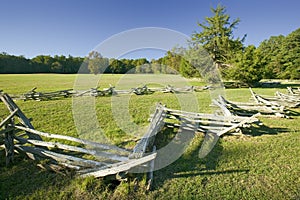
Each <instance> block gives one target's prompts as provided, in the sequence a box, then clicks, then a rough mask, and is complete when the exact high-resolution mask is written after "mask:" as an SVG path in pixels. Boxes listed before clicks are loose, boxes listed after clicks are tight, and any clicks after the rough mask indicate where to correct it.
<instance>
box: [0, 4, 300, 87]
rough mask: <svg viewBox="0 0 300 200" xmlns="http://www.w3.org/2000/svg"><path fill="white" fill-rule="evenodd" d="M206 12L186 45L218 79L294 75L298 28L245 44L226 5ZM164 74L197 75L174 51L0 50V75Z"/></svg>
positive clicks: (299, 69)
mask: <svg viewBox="0 0 300 200" xmlns="http://www.w3.org/2000/svg"><path fill="white" fill-rule="evenodd" d="M211 11H212V14H213V15H212V16H211V17H206V18H205V20H204V22H202V23H200V22H199V23H198V26H199V27H200V29H201V30H200V31H199V32H194V33H193V34H192V36H191V38H190V41H189V43H190V48H191V50H193V48H196V47H197V46H198V45H201V47H203V48H204V49H205V50H206V51H207V52H208V54H209V56H210V58H211V59H212V60H213V62H214V63H215V65H216V66H217V67H218V69H219V70H220V72H221V74H222V78H223V79H227V80H237V81H240V82H243V83H246V84H248V85H254V84H256V83H257V82H258V81H260V80H261V79H300V28H299V29H297V30H295V31H293V32H292V33H290V34H288V35H287V36H283V35H279V36H271V37H270V38H269V39H266V40H264V41H263V42H261V44H260V45H259V46H258V47H255V46H254V45H249V46H245V45H244V44H243V43H244V40H245V38H246V35H245V36H244V37H242V38H235V37H234V35H233V30H234V29H236V28H237V26H238V24H239V22H240V19H235V20H233V21H230V16H229V15H228V14H227V13H226V8H225V7H224V6H222V5H218V6H217V7H216V8H211ZM78 72H79V73H93V74H98V73H115V74H124V73H168V74H181V75H183V76H184V77H200V76H201V75H200V73H199V71H198V70H197V69H196V68H195V66H193V64H192V63H191V62H190V61H189V60H187V59H186V58H184V56H182V55H181V54H180V53H179V54H178V53H177V52H176V48H175V50H174V49H173V50H170V51H168V52H167V53H166V54H165V56H164V57H162V58H159V59H153V60H151V61H148V60H147V59H146V58H139V59H116V58H105V57H103V56H102V55H101V54H100V53H99V52H96V51H92V52H90V53H89V55H88V56H86V57H72V56H70V55H69V56H68V57H66V56H63V55H61V56H58V55H56V56H53V57H52V56H49V55H39V56H36V57H34V58H31V59H28V58H25V57H24V56H14V55H9V54H7V53H1V54H0V73H78Z"/></svg>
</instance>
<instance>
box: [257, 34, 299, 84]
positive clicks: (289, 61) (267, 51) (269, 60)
mask: <svg viewBox="0 0 300 200" xmlns="http://www.w3.org/2000/svg"><path fill="white" fill-rule="evenodd" d="M258 49H259V50H260V51H261V53H262V55H261V59H262V62H263V65H264V69H263V75H264V76H263V78H280V79H300V57H299V55H300V29H297V30H295V31H293V32H292V33H290V34H289V35H287V36H286V37H284V36H282V35H280V36H272V37H270V38H269V39H268V40H265V41H263V42H262V43H261V44H260V46H259V47H258Z"/></svg>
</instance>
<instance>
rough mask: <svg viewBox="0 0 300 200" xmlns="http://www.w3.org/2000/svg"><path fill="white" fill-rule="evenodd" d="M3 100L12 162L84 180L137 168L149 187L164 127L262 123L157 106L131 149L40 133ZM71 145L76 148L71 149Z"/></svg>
mask: <svg viewBox="0 0 300 200" xmlns="http://www.w3.org/2000/svg"><path fill="white" fill-rule="evenodd" d="M0 99H1V101H2V102H3V103H4V104H5V105H6V106H7V108H8V110H9V111H10V114H9V116H7V117H6V118H5V119H4V120H3V121H2V122H1V123H0V134H1V135H3V134H4V140H5V142H4V143H5V144H4V147H5V151H6V163H7V164H9V163H11V162H12V161H13V157H14V152H15V151H17V152H20V153H25V154H26V155H27V156H28V157H29V158H31V159H33V160H44V162H41V163H40V164H39V166H40V167H43V168H46V169H50V170H54V171H56V172H61V170H65V169H72V170H75V171H76V172H77V174H78V175H80V176H83V177H85V176H94V177H104V176H108V175H117V174H119V173H121V172H128V171H130V170H131V169H133V168H147V171H149V177H150V183H151V181H152V178H153V168H154V164H155V158H156V147H155V145H154V144H155V138H156V135H157V134H158V133H159V132H161V130H162V129H163V128H164V127H180V128H183V129H187V130H191V131H195V132H203V133H205V134H208V133H210V134H214V135H216V136H218V137H219V136H222V135H224V134H226V133H233V134H234V133H237V132H238V133H240V132H241V129H242V128H248V127H249V126H250V125H251V124H252V123H256V122H259V121H258V119H257V118H256V115H254V116H251V117H241V116H232V115H231V116H224V115H215V114H205V113H193V112H186V111H180V110H173V109H170V108H166V107H165V106H162V105H160V104H158V105H157V107H156V110H155V112H154V114H153V115H152V116H151V122H150V125H149V127H148V129H147V131H146V133H145V134H144V136H143V137H142V138H141V139H140V140H139V141H138V142H137V144H136V145H135V147H134V148H133V149H132V150H130V149H124V148H120V147H116V146H113V145H108V144H101V143H97V142H92V141H88V140H84V139H80V138H75V137H70V136H66V135H59V134H52V133H46V132H42V131H38V130H35V129H34V127H33V125H32V124H31V123H30V120H29V119H28V118H27V117H26V116H25V114H24V113H23V112H22V111H21V109H20V108H19V107H18V106H17V105H16V104H15V102H14V101H13V100H12V99H11V97H10V96H9V95H7V94H5V93H1V94H0ZM53 140H55V141H53ZM70 142H73V143H76V145H70V144H69V143H70ZM89 158H90V159H89ZM144 171H145V170H144Z"/></svg>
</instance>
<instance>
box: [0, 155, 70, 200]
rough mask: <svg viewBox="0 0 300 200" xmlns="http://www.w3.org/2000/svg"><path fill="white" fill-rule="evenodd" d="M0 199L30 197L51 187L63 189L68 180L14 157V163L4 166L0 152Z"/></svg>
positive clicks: (28, 161)
mask: <svg viewBox="0 0 300 200" xmlns="http://www.w3.org/2000/svg"><path fill="white" fill-rule="evenodd" d="M0 158H1V161H0V170H1V172H0V194H1V196H0V199H16V198H17V197H19V198H20V197H24V196H27V195H31V194H33V193H34V192H36V191H39V190H49V189H50V188H51V186H54V185H55V187H64V186H65V185H68V183H69V181H71V179H70V178H68V177H66V176H62V175H59V174H57V173H54V172H49V171H45V170H41V169H40V168H38V167H37V166H36V164H37V163H36V162H34V161H32V160H29V159H28V158H25V157H24V156H23V155H16V156H15V159H14V163H12V164H11V165H10V166H8V167H6V166H5V154H4V151H2V150H1V151H0Z"/></svg>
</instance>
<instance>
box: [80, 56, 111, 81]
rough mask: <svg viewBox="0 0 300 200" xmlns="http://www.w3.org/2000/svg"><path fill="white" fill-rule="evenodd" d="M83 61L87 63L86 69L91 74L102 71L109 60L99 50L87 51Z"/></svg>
mask: <svg viewBox="0 0 300 200" xmlns="http://www.w3.org/2000/svg"><path fill="white" fill-rule="evenodd" d="M85 62H87V64H88V69H89V70H90V73H91V74H95V75H96V74H99V73H104V71H105V70H106V68H107V66H108V65H109V61H108V59H107V58H104V57H103V56H102V55H101V54H100V53H99V52H97V51H92V52H90V53H89V55H88V57H87V58H86V60H85Z"/></svg>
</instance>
